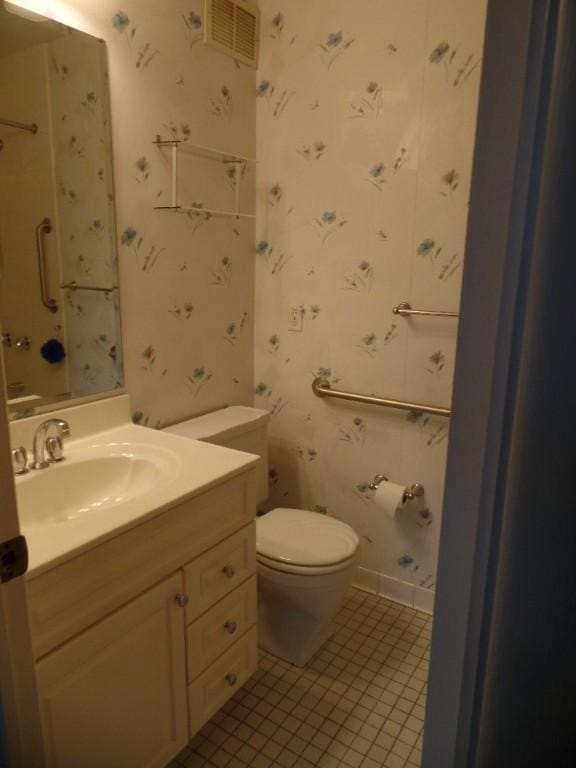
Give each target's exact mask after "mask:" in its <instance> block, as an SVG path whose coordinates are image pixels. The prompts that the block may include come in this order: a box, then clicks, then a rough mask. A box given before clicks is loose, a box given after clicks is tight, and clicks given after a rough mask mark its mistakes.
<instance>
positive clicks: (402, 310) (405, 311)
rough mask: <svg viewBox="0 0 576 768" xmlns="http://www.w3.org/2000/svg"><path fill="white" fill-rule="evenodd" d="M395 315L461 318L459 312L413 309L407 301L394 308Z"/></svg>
mask: <svg viewBox="0 0 576 768" xmlns="http://www.w3.org/2000/svg"><path fill="white" fill-rule="evenodd" d="M392 312H393V313H394V314H395V315H400V316H401V317H410V315H420V316H422V317H459V316H460V315H459V314H458V312H439V311H436V310H433V309H412V307H411V306H410V304H408V302H407V301H402V302H400V304H397V305H396V306H395V307H393V308H392Z"/></svg>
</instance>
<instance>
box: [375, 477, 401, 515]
mask: <svg viewBox="0 0 576 768" xmlns="http://www.w3.org/2000/svg"><path fill="white" fill-rule="evenodd" d="M405 490H406V489H405V487H404V486H403V485H398V483H390V482H381V483H380V485H379V486H378V488H376V493H375V494H374V504H375V506H376V509H378V510H379V511H380V512H384V513H385V514H386V515H388V517H390V518H392V519H394V518H395V517H396V513H397V512H398V510H400V509H402V508H403V507H404V506H405V505H406V502H405V501H404V491H405Z"/></svg>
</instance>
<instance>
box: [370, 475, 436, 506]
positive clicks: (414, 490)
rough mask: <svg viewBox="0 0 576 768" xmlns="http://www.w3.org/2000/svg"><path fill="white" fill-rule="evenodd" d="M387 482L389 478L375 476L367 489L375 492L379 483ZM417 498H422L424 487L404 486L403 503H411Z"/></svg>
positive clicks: (417, 485)
mask: <svg viewBox="0 0 576 768" xmlns="http://www.w3.org/2000/svg"><path fill="white" fill-rule="evenodd" d="M388 481H389V478H388V477H386V475H380V474H378V475H376V476H375V477H374V480H372V482H371V483H370V484H369V485H368V488H370V490H372V491H375V490H376V488H378V486H379V485H380V483H387V482H388ZM418 496H424V486H423V485H420V483H413V484H412V485H408V486H406V488H405V489H404V501H412V500H413V499H415V498H417V497H418Z"/></svg>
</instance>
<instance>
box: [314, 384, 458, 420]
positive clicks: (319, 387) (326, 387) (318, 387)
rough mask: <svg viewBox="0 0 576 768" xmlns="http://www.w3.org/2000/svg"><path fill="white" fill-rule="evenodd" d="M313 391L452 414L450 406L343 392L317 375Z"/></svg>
mask: <svg viewBox="0 0 576 768" xmlns="http://www.w3.org/2000/svg"><path fill="white" fill-rule="evenodd" d="M312 392H314V394H315V395H316V397H335V398H338V399H340V400H353V401H354V402H356V403H367V404H368V405H383V406H385V407H386V408H397V409H398V410H400V411H418V412H421V413H431V414H433V415H434V416H446V417H448V418H449V417H450V416H451V415H452V410H451V409H450V408H440V407H439V406H436V405H424V404H423V403H410V402H408V401H406V400H388V399H387V398H384V397H376V396H375V395H359V394H357V393H356V392H342V391H341V390H338V389H332V386H331V384H330V382H329V381H328V379H323V378H321V377H317V378H315V379H314V381H313V382H312Z"/></svg>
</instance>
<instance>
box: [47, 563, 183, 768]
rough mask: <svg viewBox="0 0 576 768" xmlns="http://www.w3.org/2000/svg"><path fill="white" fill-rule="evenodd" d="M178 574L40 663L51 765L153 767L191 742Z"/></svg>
mask: <svg viewBox="0 0 576 768" xmlns="http://www.w3.org/2000/svg"><path fill="white" fill-rule="evenodd" d="M181 589H182V576H181V574H179V573H177V574H174V575H173V576H171V577H170V578H168V579H166V580H165V581H163V582H161V583H160V584H158V585H157V586H155V587H153V588H152V589H150V590H148V591H147V592H145V593H144V594H143V595H141V596H140V597H138V598H136V599H135V600H133V601H132V602H130V603H129V604H128V605H126V606H125V607H124V608H121V609H120V610H119V611H116V612H115V613H113V614H112V615H111V616H108V617H107V618H106V619H103V620H102V621H100V622H98V624H96V625H95V626H94V627H91V628H90V629H88V630H86V631H85V632H83V633H82V634H80V635H78V637H76V638H74V639H73V640H70V641H69V642H68V643H66V644H65V645H63V646H62V647H60V648H58V649H57V650H55V651H54V652H53V653H50V654H48V656H45V657H44V658H43V659H41V660H40V661H39V662H38V664H37V680H38V687H39V691H40V699H41V706H42V719H43V725H44V739H45V745H46V752H47V763H48V765H50V766H61V767H62V768H64V766H68V767H69V768H72V766H86V765H90V766H92V765H93V766H110V768H112V766H114V768H132V767H133V766H139V767H141V768H152V766H164V765H166V764H167V763H169V762H170V760H171V759H172V757H173V756H174V754H175V753H177V752H178V751H179V750H180V749H181V748H182V747H183V746H184V744H185V743H186V741H187V740H188V713H187V702H186V698H187V689H186V677H185V664H186V662H185V646H184V612H183V611H182V609H181V608H180V607H179V606H178V605H177V603H176V601H175V599H174V596H175V595H176V594H178V592H180V591H181Z"/></svg>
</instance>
